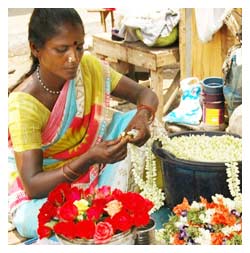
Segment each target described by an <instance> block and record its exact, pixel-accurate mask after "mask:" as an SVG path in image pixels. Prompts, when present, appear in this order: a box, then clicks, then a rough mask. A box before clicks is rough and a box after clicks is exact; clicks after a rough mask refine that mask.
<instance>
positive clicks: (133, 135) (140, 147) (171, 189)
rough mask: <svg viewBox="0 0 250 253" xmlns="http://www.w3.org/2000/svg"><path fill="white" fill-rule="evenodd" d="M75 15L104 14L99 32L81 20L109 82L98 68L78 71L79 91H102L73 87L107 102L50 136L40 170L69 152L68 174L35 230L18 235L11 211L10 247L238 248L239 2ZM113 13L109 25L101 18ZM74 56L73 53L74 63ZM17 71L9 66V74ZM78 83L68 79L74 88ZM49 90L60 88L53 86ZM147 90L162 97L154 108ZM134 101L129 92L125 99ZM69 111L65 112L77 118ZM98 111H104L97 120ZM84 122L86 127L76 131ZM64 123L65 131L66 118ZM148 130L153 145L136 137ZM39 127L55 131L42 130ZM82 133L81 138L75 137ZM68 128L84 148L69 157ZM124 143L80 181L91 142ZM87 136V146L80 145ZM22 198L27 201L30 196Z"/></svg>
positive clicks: (43, 209) (76, 148) (89, 51)
mask: <svg viewBox="0 0 250 253" xmlns="http://www.w3.org/2000/svg"><path fill="white" fill-rule="evenodd" d="M77 11H78V12H79V14H80V16H81V18H82V19H83V20H84V18H86V17H87V16H88V17H90V15H97V16H96V20H97V24H98V25H99V28H100V29H99V30H96V31H92V32H91V33H90V32H89V31H91V29H89V30H88V27H91V25H92V24H89V23H88V22H87V21H86V22H84V26H85V31H87V32H86V40H88V41H91V43H89V44H88V46H86V45H85V46H86V48H85V52H84V55H85V56H86V57H87V58H88V57H90V59H91V57H92V56H94V57H95V58H94V59H95V60H93V62H92V63H91V64H90V67H89V68H90V69H91V67H92V66H94V65H95V64H97V63H98V64H99V62H101V63H102V62H104V66H105V67H104V68H103V69H104V70H103V72H104V78H100V77H99V76H95V77H91V78H90V77H87V78H86V76H87V75H88V73H89V72H91V71H89V72H88V71H87V70H86V72H84V71H85V70H84V71H83V72H84V73H85V74H86V76H84V75H83V77H81V78H82V79H81V78H77V80H76V82H75V86H76V88H79V87H80V85H79V84H80V83H81V82H83V83H84V85H86V83H87V82H91V81H92V80H94V81H95V84H94V85H93V86H92V88H93V87H94V86H95V85H99V82H100V83H102V82H103V83H104V86H103V87H102V86H101V85H100V87H99V86H98V87H99V89H98V90H97V91H94V88H93V89H92V88H91V89H89V88H88V87H87V88H86V87H85V88H84V89H83V90H81V89H77V91H76V92H75V93H74V92H72V93H71V94H73V95H72V97H74V94H75V96H76V97H77V98H78V96H79V94H80V95H82V94H83V95H86V97H85V99H87V97H88V99H90V98H91V99H93V100H95V99H96V100H95V101H97V104H98V103H100V104H101V105H100V108H101V107H103V109H100V108H99V107H98V106H99V104H98V105H95V104H94V103H93V104H90V102H86V103H85V100H84V99H81V100H79V101H78V100H77V101H78V102H77V105H76V109H75V111H76V114H77V116H76V118H75V119H74V121H73V122H74V123H75V124H76V125H77V124H78V125H79V126H78V125H77V127H76V128H72V129H70V131H69V132H66V130H65V132H66V134H65V136H66V137H65V138H64V137H63V138H62V139H60V138H61V137H62V135H63V134H62V133H61V132H60V131H61V130H62V129H63V131H64V128H65V129H66V126H64V125H63V127H62V128H61V129H60V128H59V129H58V130H55V131H54V132H55V134H57V133H58V132H59V134H60V136H56V137H53V138H52V137H51V138H52V139H53V141H55V143H56V145H55V147H53V146H52V148H51V149H50V145H51V143H49V142H47V143H46V145H45V146H44V147H43V149H44V156H46V155H48V154H49V155H48V157H46V158H47V159H48V160H46V159H45V162H44V163H45V164H44V166H45V167H46V166H47V167H46V168H45V172H46V170H47V169H50V166H51V167H53V166H52V165H51V164H50V162H51V161H52V162H54V161H55V160H56V159H58V160H59V161H60V162H63V161H64V159H65V158H64V157H63V156H62V157H61V155H62V154H64V153H67V152H66V151H69V152H68V153H69V154H68V153H67V155H69V162H70V163H71V165H70V166H69V165H67V164H65V165H64V164H63V166H62V176H61V178H62V177H63V178H64V179H63V180H62V182H60V180H61V178H60V180H58V182H59V183H58V184H57V185H56V187H52V189H50V191H49V192H48V194H47V196H46V198H43V203H42V204H41V206H40V208H39V209H37V214H36V218H37V220H38V224H37V230H36V233H37V234H36V236H34V235H32V236H30V237H26V236H24V235H21V234H20V233H18V229H17V228H16V227H15V224H14V222H12V221H13V220H11V215H13V214H11V215H10V213H9V244H21V243H22V244H26V245H29V244H37V245H43V244H44V245H46V244H53V245H58V244H63V245H96V244H98V245H100V244H105V245H106V244H107V245H162V246H164V245H210V244H213V245H240V244H242V127H241V126H242V122H241V120H242V110H241V108H242V73H241V72H242V60H241V59H242V55H241V46H242V9H241V8H230V9H227V8H224V9H223V8H220V9H219V8H214V9H212V8H207V9H204V8H203V9H199V8H179V9H171V8H166V9H165V10H163V9H161V10H158V11H144V10H141V11H138V10H133V11H131V13H127V12H126V11H124V10H119V8H101V9H84V10H78V9H77ZM109 13H110V18H111V24H108V23H106V17H107V16H108V14H109ZM98 14H100V17H101V23H100V21H99V15H98ZM85 15H87V16H85ZM85 20H89V19H88V18H86V19H85ZM103 30H104V32H103ZM88 36H89V37H88ZM89 39H90V40H89ZM82 46H83V45H82ZM78 51H79V50H78ZM73 58H74V57H73ZM72 61H73V59H72V57H68V62H69V63H71V62H72ZM84 64H86V63H82V65H81V67H83V66H85V65H84ZM98 66H99V65H98ZM13 67H14V66H13ZM85 68H86V66H85ZM86 69H88V68H86ZM36 72H37V75H36V76H37V78H38V80H39V83H40V85H41V86H42V87H43V89H46V88H47V86H46V85H45V84H44V82H43V81H42V78H41V74H43V72H42V71H39V66H38V67H37V70H36ZM118 73H121V74H122V75H121V76H123V77H122V78H124V77H126V78H129V79H131V80H133V81H134V82H136V83H137V84H139V85H138V87H139V88H138V89H137V88H136V89H135V92H134V93H136V95H137V93H138V94H139V91H140V92H141V93H140V95H138V97H139V98H138V97H136V96H134V94H133V91H131V90H128V89H127V90H126V87H125V88H120V91H119V92H121V90H122V91H126V92H127V93H126V94H123V95H120V93H119V92H113V91H116V90H115V88H113V86H114V84H113V83H111V82H110V80H111V81H112V78H114V79H116V80H118V79H119V78H120V76H119V74H118ZM12 74H13V71H12V72H10V73H9V75H12ZM142 76H143V78H142V79H141V77H142ZM10 77H11V76H10ZM77 77H78V76H77ZM84 78H86V79H84ZM95 78H96V79H95ZM72 80H74V78H72V79H70V82H68V83H70V84H71V86H72V87H74V81H72ZM124 80H128V79H124ZM122 84H123V85H126V82H125V81H124V82H122ZM67 85H68V84H67ZM39 87H40V86H39ZM96 87H97V86H96ZM131 87H137V86H131ZM40 88H41V87H40ZM112 89H114V90H113V91H112ZM92 90H93V91H92ZM146 91H147V92H146ZM152 91H153V92H152ZM47 92H50V93H53V92H57V91H53V90H51V89H47ZM92 92H93V93H92ZM102 92H103V93H102ZM151 92H152V93H153V94H155V95H156V97H157V101H158V102H157V104H158V106H156V107H157V108H156V109H155V107H154V106H155V104H156V102H155V103H154V99H155V98H154V97H153V95H149V94H152V93H151ZM14 93H15V92H14ZM85 93H86V94H85ZM59 94H60V91H58V93H57V95H59ZM117 94H118V95H120V96H116V95H117ZM145 94H146V95H145ZM59 96H60V95H59ZM98 96H100V98H99V97H98ZM129 96H132V98H133V99H130V100H129V99H128V101H126V100H125V99H126V98H128V97H129ZM12 97H13V96H12ZM97 97H98V99H97ZM142 97H143V98H144V101H149V100H150V99H151V100H150V103H152V104H150V105H148V104H147V103H146V104H145V103H136V101H134V100H135V98H138V101H139V100H140V99H143V98H142ZM146 98H150V99H148V100H147V99H146ZM155 100H156V99H155ZM68 101H69V100H67V102H65V103H64V104H63V106H62V107H63V108H64V106H65V107H66V106H67V105H68V103H69V102H68ZM86 101H87V100H86ZM100 101H101V102H100ZM152 101H153V102H152ZM84 103H85V104H84ZM82 105H84V106H85V107H86V108H87V109H86V108H84V109H86V111H87V112H88V113H89V115H88V117H87V119H84V117H85V116H84V117H83V116H82V115H84V113H86V111H84V110H79V108H80V107H81V106H82ZM90 105H91V106H90ZM9 107H10V108H11V110H14V109H13V108H12V107H13V106H12V105H11V104H10V105H9ZM93 108H94V109H93ZM131 108H132V110H131ZM91 110H93V111H94V112H91ZM57 111H58V115H64V113H63V112H62V110H61V107H60V106H59V107H57ZM73 111H74V110H72V112H71V111H70V112H69V113H68V114H65V115H67V117H71V115H72V114H73V113H75V111H74V112H73ZM139 111H142V112H144V113H145V114H143V115H142V116H141V117H140V121H141V122H144V121H145V117H147V121H145V122H144V123H145V124H144V123H143V124H142V123H141V124H139V123H135V122H134V121H133V117H136V115H137V113H138V112H139ZM90 112H91V113H90ZM94 113H97V114H98V115H97V116H93V115H94ZM79 115H80V116H79ZM124 115H125V116H126V117H127V116H128V118H129V119H130V120H131V122H132V124H133V127H132V129H130V128H127V126H130V125H129V124H130V123H128V122H130V121H128V120H127V121H128V122H126V123H124V121H123V120H122V117H123V116H124ZM44 117H45V116H44ZM58 117H59V116H58ZM81 117H82V119H84V120H83V121H82V124H83V126H84V127H83V128H84V129H83V128H82V127H80V125H81V124H80V123H79V122H80V119H81ZM11 119H12V121H13V122H14V120H13V117H12V118H11ZM143 120H144V121H143ZM48 121H49V123H50V124H49V126H50V128H53V129H54V127H55V124H57V123H58V122H57V121H55V122H56V123H55V124H54V123H53V122H54V121H53V122H52V120H51V118H50V120H48ZM98 121H100V124H99V122H98ZM13 122H12V124H13ZM51 122H52V123H51ZM97 122H98V123H97ZM62 123H65V124H67V125H68V126H70V123H69V122H67V119H64V121H62ZM98 124H99V125H98ZM142 125H143V126H142ZM73 126H75V125H74V124H73ZM90 126H91V127H90ZM145 126H146V127H145ZM88 128H90V131H89V132H88V133H87V130H86V129H88ZM142 128H145V129H144V130H145V131H146V130H147V131H149V132H150V135H147V136H148V137H147V138H148V139H147V141H146V142H142V143H140V142H139V143H136V141H135V140H137V137H138V136H140V131H141V129H142ZM44 129H45V130H48V129H49V128H48V127H47V125H45V126H44ZM59 130H60V131H59ZM71 130H72V131H71ZM78 131H79V133H78ZM84 131H86V135H84V137H79V136H80V135H81V134H83V133H84ZM65 132H64V133H65ZM118 132H119V134H118V135H117V133H118ZM71 134H72V135H73V139H72V143H73V142H76V143H77V144H76V146H74V144H71V146H70V147H69V148H68V149H67V150H66V151H65V152H64V151H63V152H62V151H61V150H60V145H61V144H62V145H64V146H65V147H66V146H67V138H68V137H69V136H70V135H71ZM67 136H68V137H67ZM93 136H94V137H93ZM145 136H146V135H145ZM46 137H47V138H50V136H46ZM77 138H81V140H79V141H78V139H77ZM85 138H86V139H85ZM92 139H93V140H92ZM118 139H119V142H118V141H117V143H123V142H124V143H126V155H124V157H123V156H122V157H123V159H121V158H120V157H119V159H118V158H117V160H112V159H110V160H109V161H111V162H110V163H108V162H107V163H106V162H102V163H101V162H100V163H99V162H98V163H96V164H94V165H93V166H92V165H91V169H92V170H91V173H90V174H89V176H88V178H89V180H92V181H91V184H93V185H90V186H89V187H87V183H86V182H85V181H83V180H82V181H81V180H79V178H80V179H81V177H80V174H81V173H82V172H81V173H80V172H79V170H76V169H75V168H74V166H76V164H77V162H75V161H78V160H77V159H79V157H81V155H82V154H84V152H86V153H87V148H90V150H91V148H93V147H94V148H95V147H96V145H97V146H98V145H101V144H102V143H106V141H107V142H112V141H113V142H115V141H116V140H118ZM89 140H91V141H92V142H91V144H89V147H86V148H85V146H84V145H86V143H87V141H89ZM57 141H58V143H57ZM79 143H80V144H79ZM53 144H54V142H53ZM78 145H79V146H78ZM110 145H111V144H110ZM47 148H48V152H47V150H46V149H47ZM108 149H109V145H107V147H106V148H105V149H96V150H97V151H100V150H102V151H103V153H105V154H106V152H107V150H108ZM50 151H51V153H50ZM57 152H58V153H57ZM94 153H95V155H98V156H99V155H102V154H97V153H98V152H94ZM107 153H108V152H107ZM118 154H119V152H116V154H115V153H114V154H113V155H112V156H113V157H115V155H118ZM74 155H75V157H74ZM113 157H112V158H113ZM41 159H42V158H41ZM67 159H68V156H67ZM102 159H104V158H102ZM114 159H115V158H114ZM83 160H84V159H83ZM89 160H91V159H89ZM12 161H13V159H12ZM98 161H99V160H98ZM104 161H106V160H104ZM72 162H73V165H72ZM74 162H75V163H74ZM78 164H79V163H78ZM116 166H117V167H116ZM76 167H77V166H76ZM82 167H83V166H82ZM12 169H13V168H12ZM55 169H57V168H55ZM13 175H14V173H13V171H12V177H13ZM105 177H106V178H109V180H106V179H104V178H105ZM84 180H85V179H84ZM96 180H97V184H95V185H94V183H93V182H94V181H96ZM12 181H14V180H13V178H12ZM24 183H25V180H24ZM18 184H22V180H19V181H18ZM22 194H25V190H24V191H23V192H22ZM38 196H39V195H38ZM21 197H23V198H24V199H25V201H27V202H28V201H30V199H29V198H25V195H22V196H21ZM13 217H15V215H14V216H13ZM30 226H31V225H30ZM27 227H29V226H27Z"/></svg>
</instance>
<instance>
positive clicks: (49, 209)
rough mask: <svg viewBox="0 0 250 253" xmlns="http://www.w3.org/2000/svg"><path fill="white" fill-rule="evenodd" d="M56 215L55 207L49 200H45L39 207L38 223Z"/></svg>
mask: <svg viewBox="0 0 250 253" xmlns="http://www.w3.org/2000/svg"><path fill="white" fill-rule="evenodd" d="M56 215H57V208H56V207H55V206H54V205H53V204H51V203H50V202H45V203H44V204H43V205H42V207H41V208H40V209H39V214H38V223H39V224H45V223H47V222H49V221H50V220H51V219H52V218H54V217H55V216H56Z"/></svg>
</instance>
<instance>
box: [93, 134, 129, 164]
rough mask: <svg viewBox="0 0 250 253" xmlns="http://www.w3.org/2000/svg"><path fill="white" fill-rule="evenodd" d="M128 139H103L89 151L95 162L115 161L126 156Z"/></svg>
mask: <svg viewBox="0 0 250 253" xmlns="http://www.w3.org/2000/svg"><path fill="white" fill-rule="evenodd" d="M127 143H128V140H127V139H124V138H121V137H119V138H117V139H115V140H111V141H103V142H101V143H99V144H97V145H95V146H94V147H92V148H91V149H90V150H89V152H90V153H91V156H92V157H93V161H95V163H116V162H118V161H121V160H123V159H125V158H126V156H127Z"/></svg>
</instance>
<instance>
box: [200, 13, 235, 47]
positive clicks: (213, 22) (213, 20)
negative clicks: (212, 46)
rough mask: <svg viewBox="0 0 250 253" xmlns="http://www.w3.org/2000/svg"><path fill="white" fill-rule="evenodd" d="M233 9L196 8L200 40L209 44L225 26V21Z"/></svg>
mask: <svg viewBox="0 0 250 253" xmlns="http://www.w3.org/2000/svg"><path fill="white" fill-rule="evenodd" d="M231 11H232V8H225V9H224V8H196V9H195V18H196V27H197V32H198V37H199V39H200V40H201V41H202V42H203V43H206V42H209V41H210V40H211V39H212V37H213V34H214V33H216V32H217V31H218V30H219V29H220V28H221V27H222V25H223V21H224V19H225V17H226V16H227V14H229V13H230V12H231Z"/></svg>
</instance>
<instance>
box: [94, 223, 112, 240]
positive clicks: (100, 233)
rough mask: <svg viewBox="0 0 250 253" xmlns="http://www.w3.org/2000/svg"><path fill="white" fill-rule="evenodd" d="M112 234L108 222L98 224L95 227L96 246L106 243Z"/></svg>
mask: <svg viewBox="0 0 250 253" xmlns="http://www.w3.org/2000/svg"><path fill="white" fill-rule="evenodd" d="M113 234H114V230H113V227H112V225H111V224H110V223H108V222H99V223H98V224H97V225H96V227H95V234H94V240H95V243H96V244H103V243H107V242H109V241H110V240H111V238H112V236H113Z"/></svg>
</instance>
